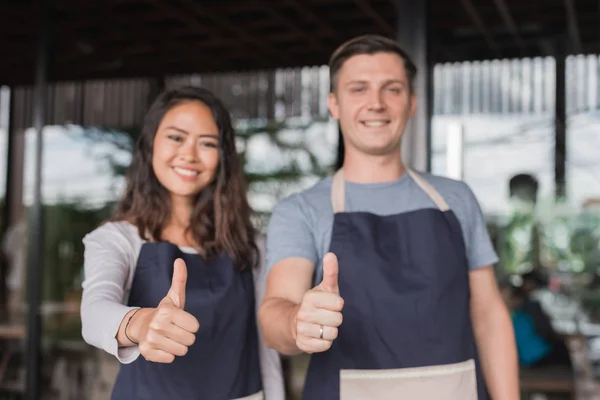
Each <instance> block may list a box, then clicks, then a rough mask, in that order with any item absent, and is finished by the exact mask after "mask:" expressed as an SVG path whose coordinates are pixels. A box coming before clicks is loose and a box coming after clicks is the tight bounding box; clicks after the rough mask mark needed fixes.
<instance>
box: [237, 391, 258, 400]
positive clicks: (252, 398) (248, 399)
mask: <svg viewBox="0 0 600 400" xmlns="http://www.w3.org/2000/svg"><path fill="white" fill-rule="evenodd" d="M264 399H265V394H264V393H263V391H262V390H261V391H260V392H258V393H254V394H251V395H250V396H246V397H240V398H237V399H233V400H264Z"/></svg>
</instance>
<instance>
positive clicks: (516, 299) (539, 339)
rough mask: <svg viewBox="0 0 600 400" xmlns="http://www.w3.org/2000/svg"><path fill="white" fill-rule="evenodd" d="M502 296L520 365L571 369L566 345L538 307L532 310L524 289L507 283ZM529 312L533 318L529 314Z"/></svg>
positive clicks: (503, 286) (502, 290)
mask: <svg viewBox="0 0 600 400" xmlns="http://www.w3.org/2000/svg"><path fill="white" fill-rule="evenodd" d="M501 293H502V297H503V298H504V301H505V302H506V305H507V307H508V309H509V310H510V313H511V317H512V321H513V327H514V330H515V339H516V341H517V352H518V355H519V364H520V365H521V366H522V367H529V368H535V367H542V366H550V365H561V366H567V367H569V368H572V364H571V357H570V354H569V350H568V349H567V346H566V345H565V343H564V341H563V340H562V339H561V338H560V336H559V335H558V334H556V332H554V330H553V329H552V325H551V323H550V319H549V318H548V317H547V316H546V315H545V314H544V313H543V311H542V310H541V308H540V307H539V304H538V307H537V308H535V307H532V306H531V304H532V302H534V301H533V300H531V299H528V296H527V294H526V292H525V291H524V290H523V288H520V287H514V286H512V285H510V284H507V283H505V284H503V285H501ZM536 303H537V302H536ZM532 310H533V311H534V312H535V313H536V314H535V315H531V314H530V311H532ZM544 319H545V321H544Z"/></svg>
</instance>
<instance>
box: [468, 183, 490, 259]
mask: <svg viewBox="0 0 600 400" xmlns="http://www.w3.org/2000/svg"><path fill="white" fill-rule="evenodd" d="M463 194H464V196H463V197H464V202H465V209H466V210H465V211H466V213H467V214H466V218H465V219H466V222H467V224H466V226H465V227H463V228H464V229H465V230H466V232H465V235H464V236H465V241H466V243H465V247H466V250H467V257H468V259H469V269H470V270H474V269H477V268H481V267H485V266H488V265H492V264H495V263H496V262H498V255H497V254H496V251H495V250H494V246H493V244H492V240H491V239H490V235H489V233H488V229H487V225H486V223H485V218H484V216H483V212H482V210H481V206H480V205H479V202H478V201H477V198H476V197H475V194H474V193H473V191H472V190H471V188H469V186H468V185H467V184H464V190H463Z"/></svg>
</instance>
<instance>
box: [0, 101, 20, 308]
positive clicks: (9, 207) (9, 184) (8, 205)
mask: <svg viewBox="0 0 600 400" xmlns="http://www.w3.org/2000/svg"><path fill="white" fill-rule="evenodd" d="M9 96H10V97H9V100H8V103H9V104H8V123H7V126H6V135H7V136H8V146H7V147H8V148H7V154H6V190H5V192H4V206H3V207H2V221H3V222H4V223H3V225H2V227H1V228H0V238H4V237H5V235H6V233H7V232H8V227H9V226H11V225H12V224H13V221H12V218H11V215H12V213H13V206H14V204H13V198H14V195H13V193H14V191H13V175H14V173H13V170H14V168H11V167H12V164H13V163H14V147H15V138H14V136H13V135H12V134H11V130H12V118H13V113H14V104H15V102H14V100H13V96H12V90H11V92H10V95H9ZM21 159H22V158H21ZM4 261H6V260H4V259H2V260H1V261H0V268H2V270H1V271H0V319H1V318H2V317H4V316H6V315H8V310H7V301H8V287H7V282H6V280H7V278H8V264H7V263H6V262H4Z"/></svg>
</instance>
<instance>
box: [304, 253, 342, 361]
mask: <svg viewBox="0 0 600 400" xmlns="http://www.w3.org/2000/svg"><path fill="white" fill-rule="evenodd" d="M343 307H344V300H343V299H342V298H341V297H340V290H339V287H338V260H337V257H336V256H335V254H333V253H327V254H326V255H325V257H323V281H322V282H321V283H320V284H319V285H318V286H317V287H315V288H313V289H312V290H309V291H308V292H306V293H305V294H304V297H303V298H302V303H301V304H300V308H299V309H298V313H297V314H296V346H298V348H299V349H300V350H302V351H304V352H306V353H320V352H323V351H327V350H329V348H330V347H331V344H332V343H333V341H334V340H335V338H337V335H338V327H339V326H340V325H341V324H342V312H341V311H342V308H343Z"/></svg>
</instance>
